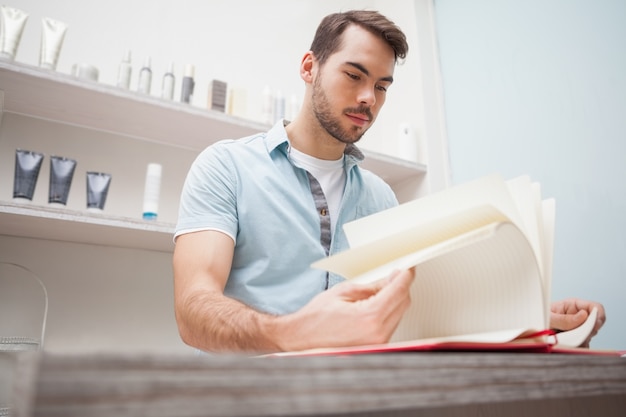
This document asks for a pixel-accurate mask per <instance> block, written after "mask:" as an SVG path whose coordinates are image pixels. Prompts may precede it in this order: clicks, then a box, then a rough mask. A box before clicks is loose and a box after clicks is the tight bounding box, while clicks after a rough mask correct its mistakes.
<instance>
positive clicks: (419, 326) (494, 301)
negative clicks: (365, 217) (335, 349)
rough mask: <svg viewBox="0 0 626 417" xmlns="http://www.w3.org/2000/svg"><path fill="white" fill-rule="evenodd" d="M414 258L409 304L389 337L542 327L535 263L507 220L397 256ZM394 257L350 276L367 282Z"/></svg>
mask: <svg viewBox="0 0 626 417" xmlns="http://www.w3.org/2000/svg"><path fill="white" fill-rule="evenodd" d="M399 262H405V264H404V265H403V266H404V267H408V265H409V264H410V263H416V267H415V272H416V278H415V281H414V282H413V285H412V287H411V306H410V307H409V309H408V310H407V312H406V313H405V315H404V317H403V318H402V320H401V322H400V324H399V326H398V328H397V329H396V332H395V333H394V335H393V337H392V339H391V341H394V342H395V341H407V340H418V339H428V338H439V337H453V336H454V337H457V336H460V335H468V334H475V333H487V332H489V333H490V332H498V331H505V330H506V331H508V330H511V329H525V330H541V329H543V328H544V315H543V289H542V285H541V277H540V271H539V267H538V265H537V262H536V260H535V257H534V253H533V251H532V248H531V247H530V245H529V244H528V242H527V240H526V239H525V237H524V235H523V233H522V232H521V231H520V230H519V229H518V228H517V227H516V226H514V225H513V224H511V223H499V224H491V225H488V226H484V227H483V228H481V229H480V230H475V231H471V232H468V233H467V234H465V235H463V236H458V237H456V238H455V239H453V240H452V241H449V242H444V243H441V244H439V245H436V246H434V247H430V248H427V249H425V250H422V251H419V252H417V253H415V254H413V256H407V257H405V259H402V260H399ZM394 267H399V264H398V263H393V264H392V265H387V266H386V267H385V268H381V269H380V270H379V271H377V272H375V273H372V272H368V273H365V274H363V275H361V276H358V277H355V278H354V281H355V282H370V281H372V280H375V279H379V278H381V277H383V276H386V275H387V274H388V273H389V272H390V271H391V270H392V269H394Z"/></svg>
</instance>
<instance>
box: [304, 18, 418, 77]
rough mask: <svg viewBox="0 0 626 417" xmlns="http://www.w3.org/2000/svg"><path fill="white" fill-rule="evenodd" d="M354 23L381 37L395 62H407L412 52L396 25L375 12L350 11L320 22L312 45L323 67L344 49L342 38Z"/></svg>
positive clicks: (314, 53) (312, 49)
mask: <svg viewBox="0 0 626 417" xmlns="http://www.w3.org/2000/svg"><path fill="white" fill-rule="evenodd" d="M351 24H354V25H358V26H360V27H362V28H363V29H366V30H368V31H369V32H371V33H372V34H374V35H376V36H379V37H380V38H381V39H383V40H384V41H385V42H387V44H389V46H390V47H391V48H392V49H393V52H394V54H395V57H396V61H397V60H398V58H399V59H404V58H405V57H406V54H407V53H408V51H409V45H408V43H407V41H406V36H405V35H404V33H403V32H402V30H401V29H400V28H399V27H398V26H396V24H395V23H393V22H392V21H390V20H389V19H387V18H386V17H385V16H383V15H382V14H380V13H379V12H375V11H368V10H350V11H347V12H341V13H333V14H330V15H328V16H326V17H325V18H324V19H322V21H321V22H320V24H319V26H318V27H317V31H316V32H315V37H314V38H313V43H312V44H311V52H313V55H315V57H316V58H317V60H318V61H319V63H320V65H321V64H324V62H326V60H327V59H328V57H329V56H330V55H332V54H333V53H334V52H336V51H337V50H338V49H339V47H340V46H341V42H342V38H343V37H342V35H343V32H344V31H345V30H346V28H347V27H348V26H350V25H351Z"/></svg>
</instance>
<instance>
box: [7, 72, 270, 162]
mask: <svg viewBox="0 0 626 417" xmlns="http://www.w3.org/2000/svg"><path fill="white" fill-rule="evenodd" d="M0 90H3V91H4V106H3V112H8V113H16V114H21V115H25V116H30V117H36V118H40V119H46V120H51V121H55V122H61V123H67V124H70V125H76V126H81V127H85V128H88V129H95V130H101V131H105V132H111V133H115V134H120V135H123V136H128V137H133V138H138V139H144V140H149V141H153V142H158V143H163V144H167V145H172V146H178V147H181V148H187V149H193V150H201V149H204V148H205V147H206V146H208V145H210V144H211V143H214V142H215V141H217V140H220V139H226V138H232V139H236V138H239V137H242V136H246V135H250V134H253V133H255V132H259V131H263V130H267V126H266V125H264V124H261V123H257V122H254V121H250V120H245V119H242V118H238V117H234V116H231V115H227V114H225V113H221V112H217V111H213V110H208V109H201V108H198V107H194V106H192V105H189V104H186V103H180V102H176V101H171V100H164V99H161V98H158V97H154V96H151V95H147V94H140V93H137V92H134V91H129V90H124V89H121V88H118V87H114V86H109V85H105V84H102V83H97V82H92V81H88V80H82V79H78V78H76V77H73V76H71V75H66V74H62V73H59V72H55V71H51V70H46V69H42V68H39V67H34V66H31V65H25V64H20V63H15V62H6V61H1V60H0Z"/></svg>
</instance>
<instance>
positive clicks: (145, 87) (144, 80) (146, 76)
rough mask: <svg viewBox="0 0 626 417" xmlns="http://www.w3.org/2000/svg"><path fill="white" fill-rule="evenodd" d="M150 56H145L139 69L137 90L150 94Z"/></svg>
mask: <svg viewBox="0 0 626 417" xmlns="http://www.w3.org/2000/svg"><path fill="white" fill-rule="evenodd" d="M151 64H152V63H151V59H150V57H146V60H145V62H144V64H143V67H141V69H140V70H139V80H138V82H137V91H138V92H140V93H143V94H150V90H151V88H152V66H151Z"/></svg>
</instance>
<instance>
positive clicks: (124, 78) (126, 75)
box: [117, 50, 133, 90]
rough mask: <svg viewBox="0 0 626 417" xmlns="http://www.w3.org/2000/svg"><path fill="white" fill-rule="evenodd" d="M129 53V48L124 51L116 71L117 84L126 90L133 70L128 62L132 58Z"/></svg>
mask: <svg viewBox="0 0 626 417" xmlns="http://www.w3.org/2000/svg"><path fill="white" fill-rule="evenodd" d="M131 55H132V54H131V52H130V50H128V51H126V54H124V57H123V58H122V62H120V67H119V69H118V72H117V86H118V87H121V88H125V89H127V90H128V89H129V88H130V77H131V75H132V72H133V67H132V65H131V63H130V62H131V58H132V57H131Z"/></svg>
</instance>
